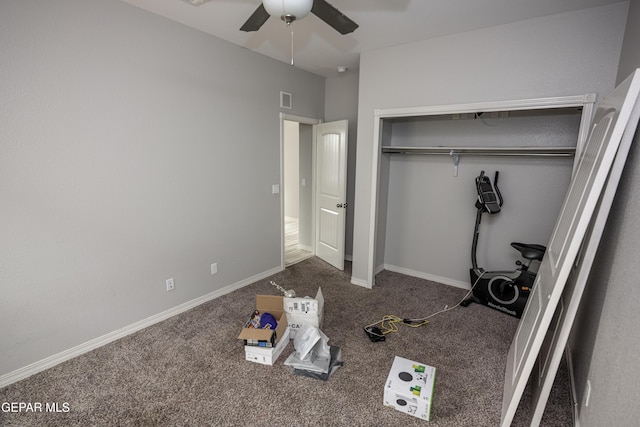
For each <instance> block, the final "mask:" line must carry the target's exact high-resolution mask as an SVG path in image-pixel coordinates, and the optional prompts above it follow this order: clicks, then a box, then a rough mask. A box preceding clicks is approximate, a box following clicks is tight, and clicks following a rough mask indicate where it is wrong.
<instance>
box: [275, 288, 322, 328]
mask: <svg viewBox="0 0 640 427" xmlns="http://www.w3.org/2000/svg"><path fill="white" fill-rule="evenodd" d="M284 311H285V313H286V314H287V323H289V330H290V331H291V333H290V334H289V337H290V338H291V339H293V338H295V337H296V333H297V332H298V329H300V326H301V325H302V324H305V323H307V324H310V325H313V326H316V327H318V328H320V327H322V319H323V317H324V296H323V295H322V289H321V288H318V292H317V293H316V297H315V299H314V298H284Z"/></svg>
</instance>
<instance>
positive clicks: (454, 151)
mask: <svg viewBox="0 0 640 427" xmlns="http://www.w3.org/2000/svg"><path fill="white" fill-rule="evenodd" d="M382 152H383V153H390V154H424V155H446V156H461V155H464V156H467V155H471V156H522V157H573V156H575V153H576V149H575V147H391V146H384V147H382Z"/></svg>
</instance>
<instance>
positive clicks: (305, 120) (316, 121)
mask: <svg viewBox="0 0 640 427" xmlns="http://www.w3.org/2000/svg"><path fill="white" fill-rule="evenodd" d="M285 120H288V121H292V122H298V123H300V124H305V125H311V126H313V125H317V124H320V123H322V122H323V121H322V119H314V118H312V117H303V116H296V115H293V114H286V113H280V189H281V190H280V269H281V270H284V269H285V259H284V251H285V249H284V191H285V190H284V121H285ZM312 168H313V171H312V175H313V177H314V185H313V186H312V188H311V193H312V196H311V204H312V206H311V212H312V214H311V215H312V218H311V226H312V228H313V230H312V232H311V238H312V240H313V241H312V243H311V247H312V248H313V254H314V255H315V234H316V233H315V227H316V223H315V203H316V200H315V199H316V186H315V175H316V141H315V138H312Z"/></svg>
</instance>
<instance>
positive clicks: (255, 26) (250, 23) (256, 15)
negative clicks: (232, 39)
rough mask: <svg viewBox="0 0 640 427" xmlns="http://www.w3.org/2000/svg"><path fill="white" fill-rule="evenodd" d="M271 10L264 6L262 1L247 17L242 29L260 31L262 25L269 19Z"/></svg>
mask: <svg viewBox="0 0 640 427" xmlns="http://www.w3.org/2000/svg"><path fill="white" fill-rule="evenodd" d="M269 16H270V15H269V12H267V9H265V8H264V5H263V4H262V3H260V6H258V8H257V9H256V10H255V11H254V12H253V14H252V15H251V16H250V17H249V19H247V22H245V23H244V24H243V25H242V27H240V30H242V31H247V32H249V31H258V30H259V29H260V27H262V25H263V24H264V23H265V22H267V19H269Z"/></svg>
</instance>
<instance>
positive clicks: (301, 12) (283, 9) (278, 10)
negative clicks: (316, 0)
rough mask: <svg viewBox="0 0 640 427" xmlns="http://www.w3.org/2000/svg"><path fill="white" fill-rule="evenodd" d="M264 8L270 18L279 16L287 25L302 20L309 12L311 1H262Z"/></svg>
mask: <svg viewBox="0 0 640 427" xmlns="http://www.w3.org/2000/svg"><path fill="white" fill-rule="evenodd" d="M262 4H263V5H264V8H265V9H266V10H267V12H269V15H271V16H279V17H280V19H282V20H283V21H284V22H286V23H287V24H290V23H291V22H293V21H295V20H296V19H302V18H304V17H305V16H307V15H308V14H309V12H311V8H312V7H313V0H263V1H262Z"/></svg>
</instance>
